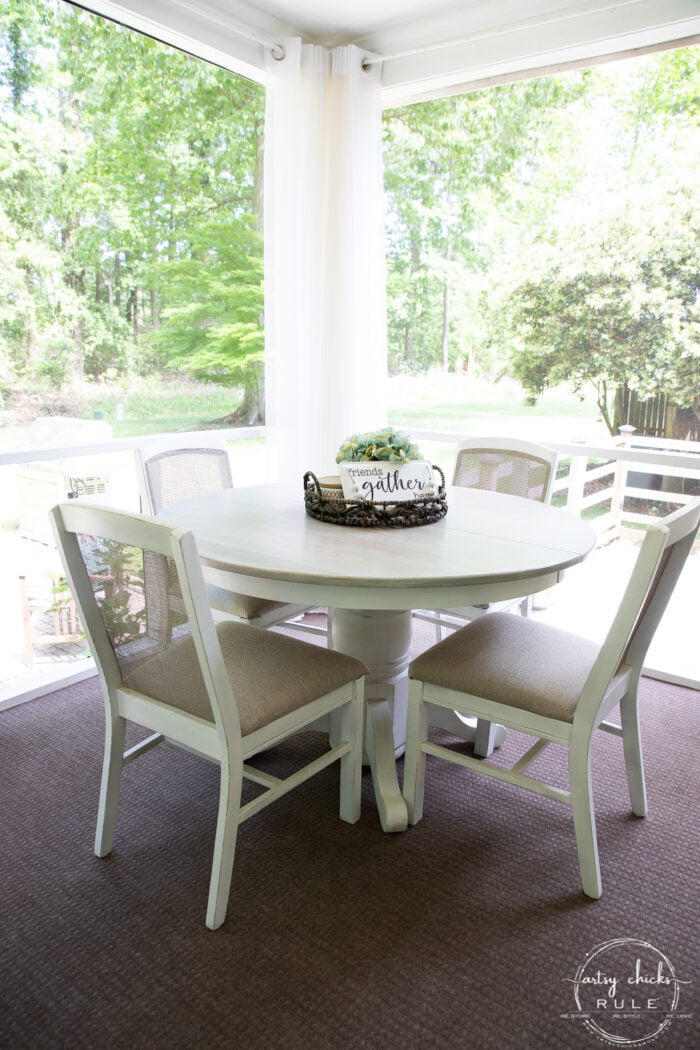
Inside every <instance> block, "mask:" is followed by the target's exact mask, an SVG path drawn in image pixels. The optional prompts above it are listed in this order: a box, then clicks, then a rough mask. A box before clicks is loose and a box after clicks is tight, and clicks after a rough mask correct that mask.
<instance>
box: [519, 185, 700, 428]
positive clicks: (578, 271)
mask: <svg viewBox="0 0 700 1050" xmlns="http://www.w3.org/2000/svg"><path fill="white" fill-rule="evenodd" d="M665 205H666V206H665V208H661V207H657V208H656V209H654V208H652V206H651V203H650V201H649V200H648V199H647V202H646V225H645V226H644V227H643V228H641V229H640V228H639V227H638V226H633V225H632V224H631V223H630V221H629V219H627V220H626V221H624V222H618V223H611V224H606V225H605V226H603V227H602V228H601V229H599V230H598V231H597V233H598V235H597V237H591V236H590V234H589V233H588V232H584V231H582V230H579V231H577V232H578V235H579V241H580V243H581V244H584V243H586V244H587V250H586V251H585V252H583V251H579V253H578V255H577V256H575V257H573V258H570V259H569V261H568V263H563V262H558V263H555V264H554V265H552V266H550V267H549V268H548V269H547V270H546V271H545V272H544V273H542V274H541V275H540V276H538V277H537V278H535V279H532V280H527V281H523V282H521V283H520V285H518V287H517V288H516V289H515V290H514V292H513V295H512V299H511V308H512V316H513V320H514V324H515V326H516V331H517V334H518V337H519V347H518V348H517V350H516V352H515V353H514V356H513V361H512V370H513V373H514V375H515V376H516V377H517V378H518V379H519V380H520V381H521V383H522V384H523V387H524V388H525V390H526V391H527V392H528V394H529V396H530V399H531V400H534V399H535V398H536V397H537V396H538V395H539V394H541V393H542V392H543V391H544V390H545V389H547V388H548V387H551V386H555V385H557V384H559V383H562V382H571V383H572V385H573V388H574V390H575V391H577V392H579V393H580V392H581V391H582V389H583V387H584V386H592V387H593V388H594V389H595V391H596V397H597V402H598V407H599V409H600V412H601V415H602V417H603V419H604V421H605V423H606V425H607V427H608V430H609V431H610V433H611V434H614V433H616V432H617V429H618V427H619V425H620V424H621V423H623V422H626V421H627V420H626V419H625V418H624V414H623V402H624V397H625V395H626V393H627V392H628V391H634V392H635V394H636V395H637V397H638V398H639V399H640V400H645V399H649V398H652V397H654V396H657V395H659V394H665V395H666V396H668V397H669V398H670V399H671V400H672V402H673V403H674V404H675V405H677V406H679V407H680V408H685V409H689V410H692V411H693V412H694V413H695V414H696V416H697V418H698V419H700V329H699V327H698V319H699V317H698V290H700V214H699V213H698V210H697V206H696V205H695V202H694V201H693V199H692V198H690V196H689V195H688V194H686V193H678V194H674V195H673V196H672V197H671V198H670V199H668V200H666V202H665ZM670 425H673V421H670ZM668 436H682V435H676V434H672V433H669V434H668Z"/></svg>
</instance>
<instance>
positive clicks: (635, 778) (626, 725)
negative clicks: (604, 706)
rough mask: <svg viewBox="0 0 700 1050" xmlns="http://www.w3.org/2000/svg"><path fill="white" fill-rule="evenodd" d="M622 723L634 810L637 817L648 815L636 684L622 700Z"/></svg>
mask: <svg viewBox="0 0 700 1050" xmlns="http://www.w3.org/2000/svg"><path fill="white" fill-rule="evenodd" d="M620 725H621V726H622V746H623V748H624V755H625V770H626V772H627V787H628V789H629V794H630V803H631V804H632V812H633V813H634V814H635V815H636V816H637V817H646V815H647V791H646V785H645V783H644V759H643V757H642V738H641V735H640V732H639V704H638V702H637V688H636V685H635V686H634V688H632V689H630V690H629V691H628V692H627V693H626V694H625V696H624V697H623V699H622V701H621V702H620Z"/></svg>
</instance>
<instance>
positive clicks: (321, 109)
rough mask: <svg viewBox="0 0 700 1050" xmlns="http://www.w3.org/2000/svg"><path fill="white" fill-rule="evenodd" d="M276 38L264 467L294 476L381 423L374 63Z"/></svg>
mask: <svg viewBox="0 0 700 1050" xmlns="http://www.w3.org/2000/svg"><path fill="white" fill-rule="evenodd" d="M282 43H283V47H284V57H283V58H282V59H280V60H276V59H275V58H274V57H273V54H269V55H268V57H267V69H268V82H267V110H266V122H265V169H264V179H265V195H264V232H265V338H266V350H265V362H266V364H265V383H266V422H267V427H268V440H267V446H268V476H269V478H270V479H271V480H275V479H276V480H283V481H296V480H297V479H298V480H299V482H300V483H301V476H302V474H303V472H304V471H305V470H309V469H311V470H313V471H314V472H316V473H318V474H327V473H334V472H335V453H336V451H337V449H338V446H339V445H340V443H341V442H342V440H343V439H344V438H345V437H346V435H347V434H350V433H352V432H354V431H356V430H368V429H372V428H374V427H378V426H382V425H383V424H384V423H386V419H387V404H386V371H387V349H386V348H387V339H386V285H385V251H384V209H383V186H382V154H381V150H382V137H381V109H380V93H379V77H380V70H379V67H378V66H376V65H372V66H370V67H369V68H368V69H367V70H365V69H364V68H363V66H362V61H363V58H364V57H365V55H366V52H363V51H361V50H360V49H358V48H356V47H354V46H347V47H338V48H334V49H332V50H329V49H326V48H323V47H319V46H315V45H306V44H302V43H301V41H300V40H299V39H298V38H291V39H286V40H284V41H283V42H282Z"/></svg>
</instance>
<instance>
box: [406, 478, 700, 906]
mask: <svg viewBox="0 0 700 1050" xmlns="http://www.w3.org/2000/svg"><path fill="white" fill-rule="evenodd" d="M699 521H700V499H696V500H694V501H693V502H692V503H690V504H689V505H688V506H687V507H685V508H683V509H682V510H679V511H676V512H675V513H674V514H671V515H669V516H668V517H667V518H665V519H663V521H662V522H661V523H660V524H659V525H655V526H653V527H652V528H650V529H649V531H648V532H647V534H646V537H645V539H644V542H643V544H642V547H641V549H640V552H639V555H638V558H637V562H636V564H635V568H634V570H633V572H632V575H631V577H630V580H629V583H628V585H627V588H626V591H625V594H624V597H623V599H622V602H621V603H620V607H619V610H618V611H617V613H616V615H615V618H614V621H613V623H612V626H611V627H610V630H609V632H608V634H607V637H606V639H605V641H604V642H603V644H602V645H598V644H597V643H595V642H593V641H590V640H589V639H586V638H582V637H579V636H578V635H574V634H570V633H568V632H566V631H562V630H559V629H557V628H555V627H551V626H549V625H546V624H542V623H538V622H536V621H534V620H531V619H526V618H524V617H520V616H510V615H509V614H508V613H494V614H493V615H491V616H484V617H482V618H480V619H478V620H475V621H473V622H472V623H470V624H468V625H467V626H466V627H462V628H461V629H460V630H458V631H456V632H455V633H454V634H452V635H450V636H449V637H448V638H446V639H445V640H444V641H442V642H440V643H438V644H437V645H435V646H433V647H432V649H429V650H428V651H427V652H425V653H424V654H423V655H421V656H419V657H418V659H416V660H414V661H413V663H412V664H411V665H410V667H409V677H410V679H411V683H410V696H409V716H408V740H407V745H406V759H405V775H404V788H403V790H404V796H405V799H406V802H407V805H408V810H409V821H410V822H411V823H413V824H415V823H416V822H417V821H419V820H420V819H421V816H422V814H423V794H424V780H425V762H426V755H432V756H435V757H437V758H441V759H445V760H447V761H448V762H453V763H455V764H457V765H459V766H463V767H465V768H466V769H470V770H473V771H476V772H478V773H485V774H487V775H489V776H492V777H496V778H497V779H499V780H505V781H507V782H508V783H511V784H515V785H517V786H518V787H522V788H526V789H528V790H530V791H535V792H537V793H539V794H542V795H545V796H547V797H548V798H552V799H555V800H557V801H559V802H564V803H566V804H567V805H570V806H571V808H572V811H573V818H574V828H575V832H576V843H577V847H578V855H579V865H580V869H581V881H582V884H583V889H584V892H585V893H587V894H588V896H589V897H599V896H600V893H601V880H600V867H599V862H598V847H597V841H596V832H595V818H594V811H593V794H592V786H591V748H592V745H593V737H594V734H595V730H596V729H601V730H605V731H607V732H610V733H614V734H616V735H618V736H621V737H622V742H623V750H624V759H625V765H626V770H627V781H628V786H629V795H630V800H631V803H632V810H633V812H634V813H635V814H636V815H637V816H640V817H643V816H645V815H646V811H647V802H646V789H645V785H644V772H643V766H642V749H641V741H640V734H639V714H638V706H637V687H638V682H639V678H640V675H641V672H642V666H643V662H644V657H645V654H646V651H647V648H648V646H649V643H650V641H651V639H652V636H653V634H654V631H655V630H656V627H657V625H658V623H659V621H660V619H661V616H662V614H663V612H664V609H665V608H666V604H667V602H668V600H669V597H670V596H671V593H672V591H673V588H674V586H675V584H676V581H677V579H678V576H679V574H680V572H681V569H682V567H683V564H684V563H685V560H686V558H687V556H688V553H689V552H690V549H691V547H692V544H693V540H694V538H695V534H696V532H697V529H698V522H699ZM427 702H430V703H431V704H437V705H442V706H444V707H447V708H450V709H456V710H459V711H462V712H464V713H469V714H471V715H477V716H478V717H480V718H485V719H489V720H494V721H496V722H499V723H502V724H503V725H505V726H509V727H511V728H512V729H516V730H519V731H520V732H523V733H526V734H529V735H531V736H534V737H537V740H536V742H535V743H534V745H533V746H532V747H531V748H530V749H529V750H528V751H527V752H526V753H525V754H524V755H523V757H522V758H521V759H520V760H519V761H518V762H516V763H515V765H513V766H512V768H511V769H503V768H499V767H495V766H492V765H490V764H489V763H488V762H484V761H483V760H480V759H477V758H473V757H472V756H470V755H466V754H460V753H458V752H455V751H452V750H450V749H448V748H445V747H442V746H440V745H438V744H435V743H432V742H430V741H428V739H427V720H428V716H427V706H426V705H427ZM618 703H619V705H620V714H621V725H619V726H618V725H615V724H613V723H612V722H610V721H608V716H609V715H610V713H611V710H612V709H613V708H614V707H615V705H616V704H618ZM549 743H557V744H562V745H563V746H564V747H566V748H568V756H569V788H568V790H562V789H560V788H558V787H554V786H552V785H550V784H548V783H545V782H543V781H541V780H538V779H536V778H535V777H533V776H530V775H527V774H526V772H525V770H526V768H527V767H528V766H529V764H530V763H531V762H532V760H533V759H534V758H535V757H536V756H537V755H538V754H540V752H541V751H542V750H543V748H544V747H546V746H547V744H549Z"/></svg>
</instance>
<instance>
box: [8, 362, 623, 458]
mask: <svg viewBox="0 0 700 1050" xmlns="http://www.w3.org/2000/svg"><path fill="white" fill-rule="evenodd" d="M240 399H241V392H240V391H239V390H237V389H235V388H228V387H218V386H213V385H209V384H205V383H195V382H192V381H188V380H181V379H170V380H168V379H159V380H155V379H148V380H145V379H141V380H134V381H133V382H132V384H131V386H130V387H129V388H128V389H125V388H123V387H119V386H117V385H108V384H101V385H98V384H95V385H89V386H88V385H86V386H83V387H81V388H80V390H79V391H78V392H66V393H65V395H61V396H60V397H59V398H58V400H56V402H55V403H54V404H52V405H51V406H50V407H49V408H47V407H46V406H44V407H43V410H42V405H41V402H40V401H39V400H38V399H37V408H36V412H37V414H39V415H64V416H66V415H67V416H76V417H79V418H82V419H93V418H99V419H104V420H105V421H106V422H108V423H109V424H110V425H111V427H112V432H113V434H114V437H139V436H141V435H144V436H147V435H150V434H164V433H178V432H182V431H191V430H207V429H212V428H215V427H217V426H220V425H221V424H219V423H218V420H220V419H221V418H222V417H224V416H226V415H228V414H230V413H231V412H233V411H234V410H235V409H236V408H237V406H238V404H239V403H240ZM388 401H389V411H388V416H389V422H390V423H392V424H393V425H394V426H399V427H402V428H403V429H406V430H408V431H409V432H410V431H411V430H412V429H415V430H418V429H423V430H441V431H448V432H452V433H455V434H503V435H512V436H516V435H519V436H522V437H529V438H531V439H532V440H538V439H540V440H543V441H546V440H547V439H549V440H552V441H556V440H558V441H568V440H570V439H571V438H574V437H583V438H589V439H593V440H596V439H599V440H604V439H605V437H606V431H605V427H604V426H603V424H602V422H600V420H599V418H598V416H599V413H598V410H597V407H596V405H595V402H594V401H593V399H592V398H591V399H588V400H585V401H581V400H579V399H578V398H577V397H575V396H574V395H573V394H571V393H570V392H569V391H568V390H565V389H559V390H554V391H548V392H547V393H546V394H545V395H544V396H543V397H542V398H540V400H539V402H538V403H537V405H535V406H532V407H529V406H526V405H525V403H524V397H523V394H522V391H521V389H520V387H519V386H518V385H517V383H514V382H512V381H511V380H501V381H500V382H498V383H490V382H488V381H487V380H483V379H471V378H468V377H467V376H463V375H456V374H454V373H443V372H429V373H427V374H424V375H419V376H395V377H393V378H391V379H390V380H389V383H388ZM28 418H31V416H30V417H28ZM384 422H385V420H377V426H381V425H382V424H383V423H384ZM24 442H25V429H24V428H23V427H17V426H4V427H3V426H0V447H2V448H11V447H13V446H14V447H17V446H21V445H22V444H24Z"/></svg>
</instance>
